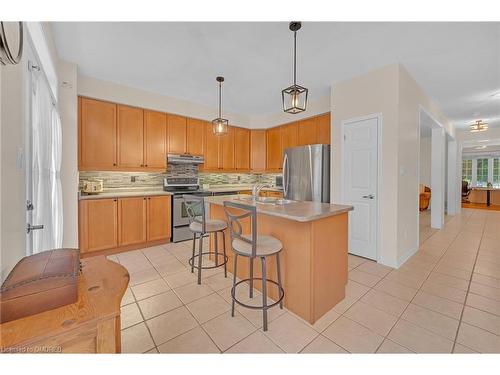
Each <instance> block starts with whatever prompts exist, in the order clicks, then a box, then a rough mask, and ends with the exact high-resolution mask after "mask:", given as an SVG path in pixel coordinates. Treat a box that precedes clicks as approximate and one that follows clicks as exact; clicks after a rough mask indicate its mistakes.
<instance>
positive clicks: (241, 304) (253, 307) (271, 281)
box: [231, 277, 285, 310]
mask: <svg viewBox="0 0 500 375" xmlns="http://www.w3.org/2000/svg"><path fill="white" fill-rule="evenodd" d="M250 280H254V281H255V280H262V277H254V278H253V279H243V280H240V281H238V282H237V283H235V284H234V286H233V287H232V288H231V297H232V298H233V300H234V302H236V303H237V304H238V305H240V306H243V307H246V308H247V309H253V310H264V309H268V308H270V307H274V306H276V305H278V304H279V303H280V302H281V301H282V300H283V298H284V297H285V290H284V289H283V288H282V287H280V286H279V284H278V283H277V282H276V281H274V280H269V279H266V283H271V284H274V285H276V286H277V287H278V290H279V298H278V300H277V301H275V302H273V303H271V304H270V305H267V306H265V307H264V305H259V306H253V305H247V304H246V303H243V302H241V301H240V300H238V299H237V298H236V296H235V294H236V287H237V286H238V285H240V284H241V283H244V282H247V281H250Z"/></svg>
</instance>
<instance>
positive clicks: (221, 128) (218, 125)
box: [212, 77, 229, 135]
mask: <svg viewBox="0 0 500 375" xmlns="http://www.w3.org/2000/svg"><path fill="white" fill-rule="evenodd" d="M216 80H217V82H219V117H217V118H216V119H215V120H212V131H213V132H214V134H215V135H224V134H226V133H227V126H228V124H229V120H226V119H225V118H222V82H224V77H217V78H216Z"/></svg>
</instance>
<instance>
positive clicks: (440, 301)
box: [412, 291, 463, 319]
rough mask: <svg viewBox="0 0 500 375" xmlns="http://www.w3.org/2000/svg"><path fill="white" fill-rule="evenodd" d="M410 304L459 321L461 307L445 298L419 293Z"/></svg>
mask: <svg viewBox="0 0 500 375" xmlns="http://www.w3.org/2000/svg"><path fill="white" fill-rule="evenodd" d="M412 303H414V304H415V305H418V306H422V307H425V308H427V309H429V310H432V311H436V312H438V313H441V314H443V315H446V316H448V317H450V318H453V319H460V315H461V314H462V309H463V305H462V304H460V303H457V302H453V301H451V300H448V299H446V298H441V297H438V296H435V295H433V294H429V293H425V292H422V291H419V292H418V293H417V295H416V296H415V298H414V299H413V301H412Z"/></svg>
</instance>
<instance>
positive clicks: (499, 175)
mask: <svg viewBox="0 0 500 375" xmlns="http://www.w3.org/2000/svg"><path fill="white" fill-rule="evenodd" d="M492 180H493V187H500V158H494V159H493V178H492Z"/></svg>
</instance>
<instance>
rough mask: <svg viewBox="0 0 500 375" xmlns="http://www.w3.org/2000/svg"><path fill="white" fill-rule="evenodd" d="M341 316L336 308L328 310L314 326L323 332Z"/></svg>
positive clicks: (316, 329)
mask: <svg viewBox="0 0 500 375" xmlns="http://www.w3.org/2000/svg"><path fill="white" fill-rule="evenodd" d="M339 317H340V314H339V313H338V312H336V311H335V310H334V309H331V310H330V311H328V312H327V313H326V314H325V315H323V316H322V317H321V318H319V319H318V320H317V321H316V322H315V323H314V324H313V325H312V328H313V329H314V330H315V331H317V332H323V331H324V330H325V329H326V327H328V326H329V325H330V324H332V323H333V322H334V321H336V320H337V319H338V318H339Z"/></svg>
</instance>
